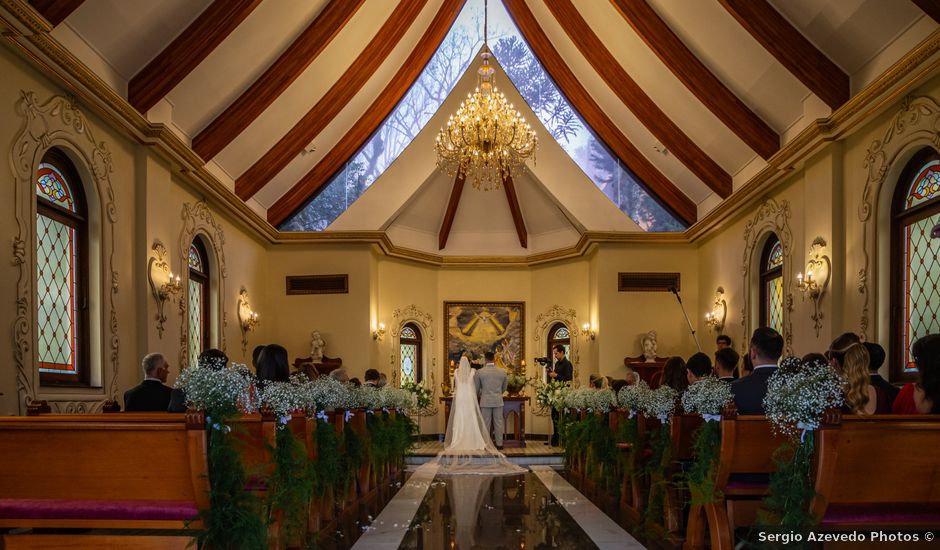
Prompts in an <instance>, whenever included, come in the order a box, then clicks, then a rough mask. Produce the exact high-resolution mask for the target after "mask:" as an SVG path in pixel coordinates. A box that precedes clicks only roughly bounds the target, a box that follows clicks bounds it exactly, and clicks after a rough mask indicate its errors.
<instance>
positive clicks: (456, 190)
mask: <svg viewBox="0 0 940 550" xmlns="http://www.w3.org/2000/svg"><path fill="white" fill-rule="evenodd" d="M464 180H465V178H464V174H463V172H460V171H458V172H457V177H456V178H454V187H453V188H452V189H451V190H450V200H449V201H447V210H445V211H444V220H443V221H442V222H441V231H440V233H438V234H437V249H438V250H444V247H445V246H447V238H448V237H450V228H451V227H453V226H454V218H455V217H457V206H458V205H459V204H460V196H461V195H463V184H464Z"/></svg>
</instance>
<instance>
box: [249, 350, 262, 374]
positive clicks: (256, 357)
mask: <svg viewBox="0 0 940 550" xmlns="http://www.w3.org/2000/svg"><path fill="white" fill-rule="evenodd" d="M262 351H264V346H263V345H259V346H255V349H253V350H251V366H252V368H253V369H255V373H257V372H258V361H260V360H261V352H262Z"/></svg>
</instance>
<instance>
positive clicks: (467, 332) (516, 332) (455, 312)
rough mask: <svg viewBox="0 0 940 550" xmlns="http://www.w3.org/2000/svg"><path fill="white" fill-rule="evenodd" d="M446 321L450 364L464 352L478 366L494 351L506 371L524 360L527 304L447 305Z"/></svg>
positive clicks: (497, 362)
mask: <svg viewBox="0 0 940 550" xmlns="http://www.w3.org/2000/svg"><path fill="white" fill-rule="evenodd" d="M444 322H445V323H446V325H445V326H444V353H445V355H446V356H447V364H449V363H450V361H454V362H455V363H456V362H459V361H460V355H461V354H462V353H463V352H465V351H466V352H469V353H470V355H471V357H472V359H471V361H472V362H479V363H482V362H483V354H484V353H485V352H487V351H492V352H493V353H494V354H495V355H496V360H495V361H496V366H498V367H503V368H510V367H516V366H519V364H520V362H521V361H522V360H523V359H525V302H444Z"/></svg>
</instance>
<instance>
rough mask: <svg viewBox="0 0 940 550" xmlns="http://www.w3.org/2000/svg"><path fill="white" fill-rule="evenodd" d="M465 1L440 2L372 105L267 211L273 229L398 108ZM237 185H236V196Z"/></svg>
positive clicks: (334, 171)
mask: <svg viewBox="0 0 940 550" xmlns="http://www.w3.org/2000/svg"><path fill="white" fill-rule="evenodd" d="M464 1H465V0H444V1H443V3H442V4H441V7H440V9H439V10H438V11H437V14H436V15H435V16H434V20H433V21H431V24H430V25H429V26H428V28H427V30H426V31H424V35H423V36H422V37H421V40H419V41H418V44H417V45H416V46H415V47H414V50H412V51H411V54H410V55H409V56H408V57H407V60H408V61H407V62H406V63H404V64H402V66H401V68H400V69H398V72H397V73H395V76H393V77H392V79H391V81H389V83H388V85H387V86H386V87H385V89H384V90H382V93H380V94H379V96H378V97H377V98H376V99H375V101H373V102H372V105H370V106H369V108H368V109H367V110H366V112H365V113H363V115H362V116H361V117H359V120H357V121H356V123H355V124H353V127H352V128H350V129H349V131H348V132H346V135H344V136H343V138H342V139H340V140H339V143H337V144H336V145H334V146H333V148H332V149H331V150H330V152H329V153H327V154H326V155H324V157H323V158H322V159H320V162H319V163H317V165H316V166H314V167H313V169H311V170H310V171H309V172H307V174H306V175H304V177H303V178H301V179H300V180H299V181H298V182H297V183H296V184H294V186H293V187H291V189H290V190H289V191H288V192H287V193H285V194H284V195H283V196H282V197H281V198H280V199H278V200H277V202H275V203H274V204H273V205H272V206H271V208H269V209H268V221H269V222H270V223H271V225H273V226H275V227H277V226H278V225H280V224H281V223H282V222H283V221H284V220H286V219H287V218H288V217H290V215H291V214H293V213H294V211H295V210H297V209H298V208H300V207H301V206H303V205H304V204H306V202H307V201H308V200H310V198H311V197H314V196H316V195H317V193H319V192H320V190H321V189H323V187H324V186H325V185H326V184H327V183H328V182H329V181H330V178H332V177H333V176H334V175H335V174H336V173H337V172H338V171H339V170H340V169H341V168H342V167H343V165H344V164H345V163H346V161H348V160H349V158H350V157H351V156H353V155H354V154H355V153H356V151H357V150H359V148H360V147H362V146H363V145H364V144H365V142H366V140H367V139H369V136H371V135H372V134H373V133H374V132H375V130H376V129H378V127H379V125H381V124H382V122H383V121H384V120H385V119H386V118H387V117H388V115H389V113H391V112H392V109H394V108H395V106H396V105H398V102H399V101H401V98H402V97H404V95H405V93H407V92H408V89H409V88H411V86H412V85H413V84H414V82H415V80H416V79H417V78H418V76H419V75H420V74H421V71H423V70H424V66H425V65H427V63H428V61H430V59H431V56H432V55H434V52H435V51H437V48H438V47H439V46H440V45H441V41H442V40H444V36H446V35H447V31H449V30H450V27H451V25H453V23H454V20H455V19H457V15H458V14H459V13H460V10H461V9H462V8H463V5H464ZM237 191H238V184H237V182H236V192H237Z"/></svg>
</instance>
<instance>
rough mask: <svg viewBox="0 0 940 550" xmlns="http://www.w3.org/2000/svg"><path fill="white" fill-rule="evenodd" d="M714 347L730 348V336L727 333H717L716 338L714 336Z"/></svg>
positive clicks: (720, 348)
mask: <svg viewBox="0 0 940 550" xmlns="http://www.w3.org/2000/svg"><path fill="white" fill-rule="evenodd" d="M715 347H716V348H717V349H719V350H722V349H725V348H730V347H731V337H730V336H728V335H727V334H719V335H718V338H715Z"/></svg>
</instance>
